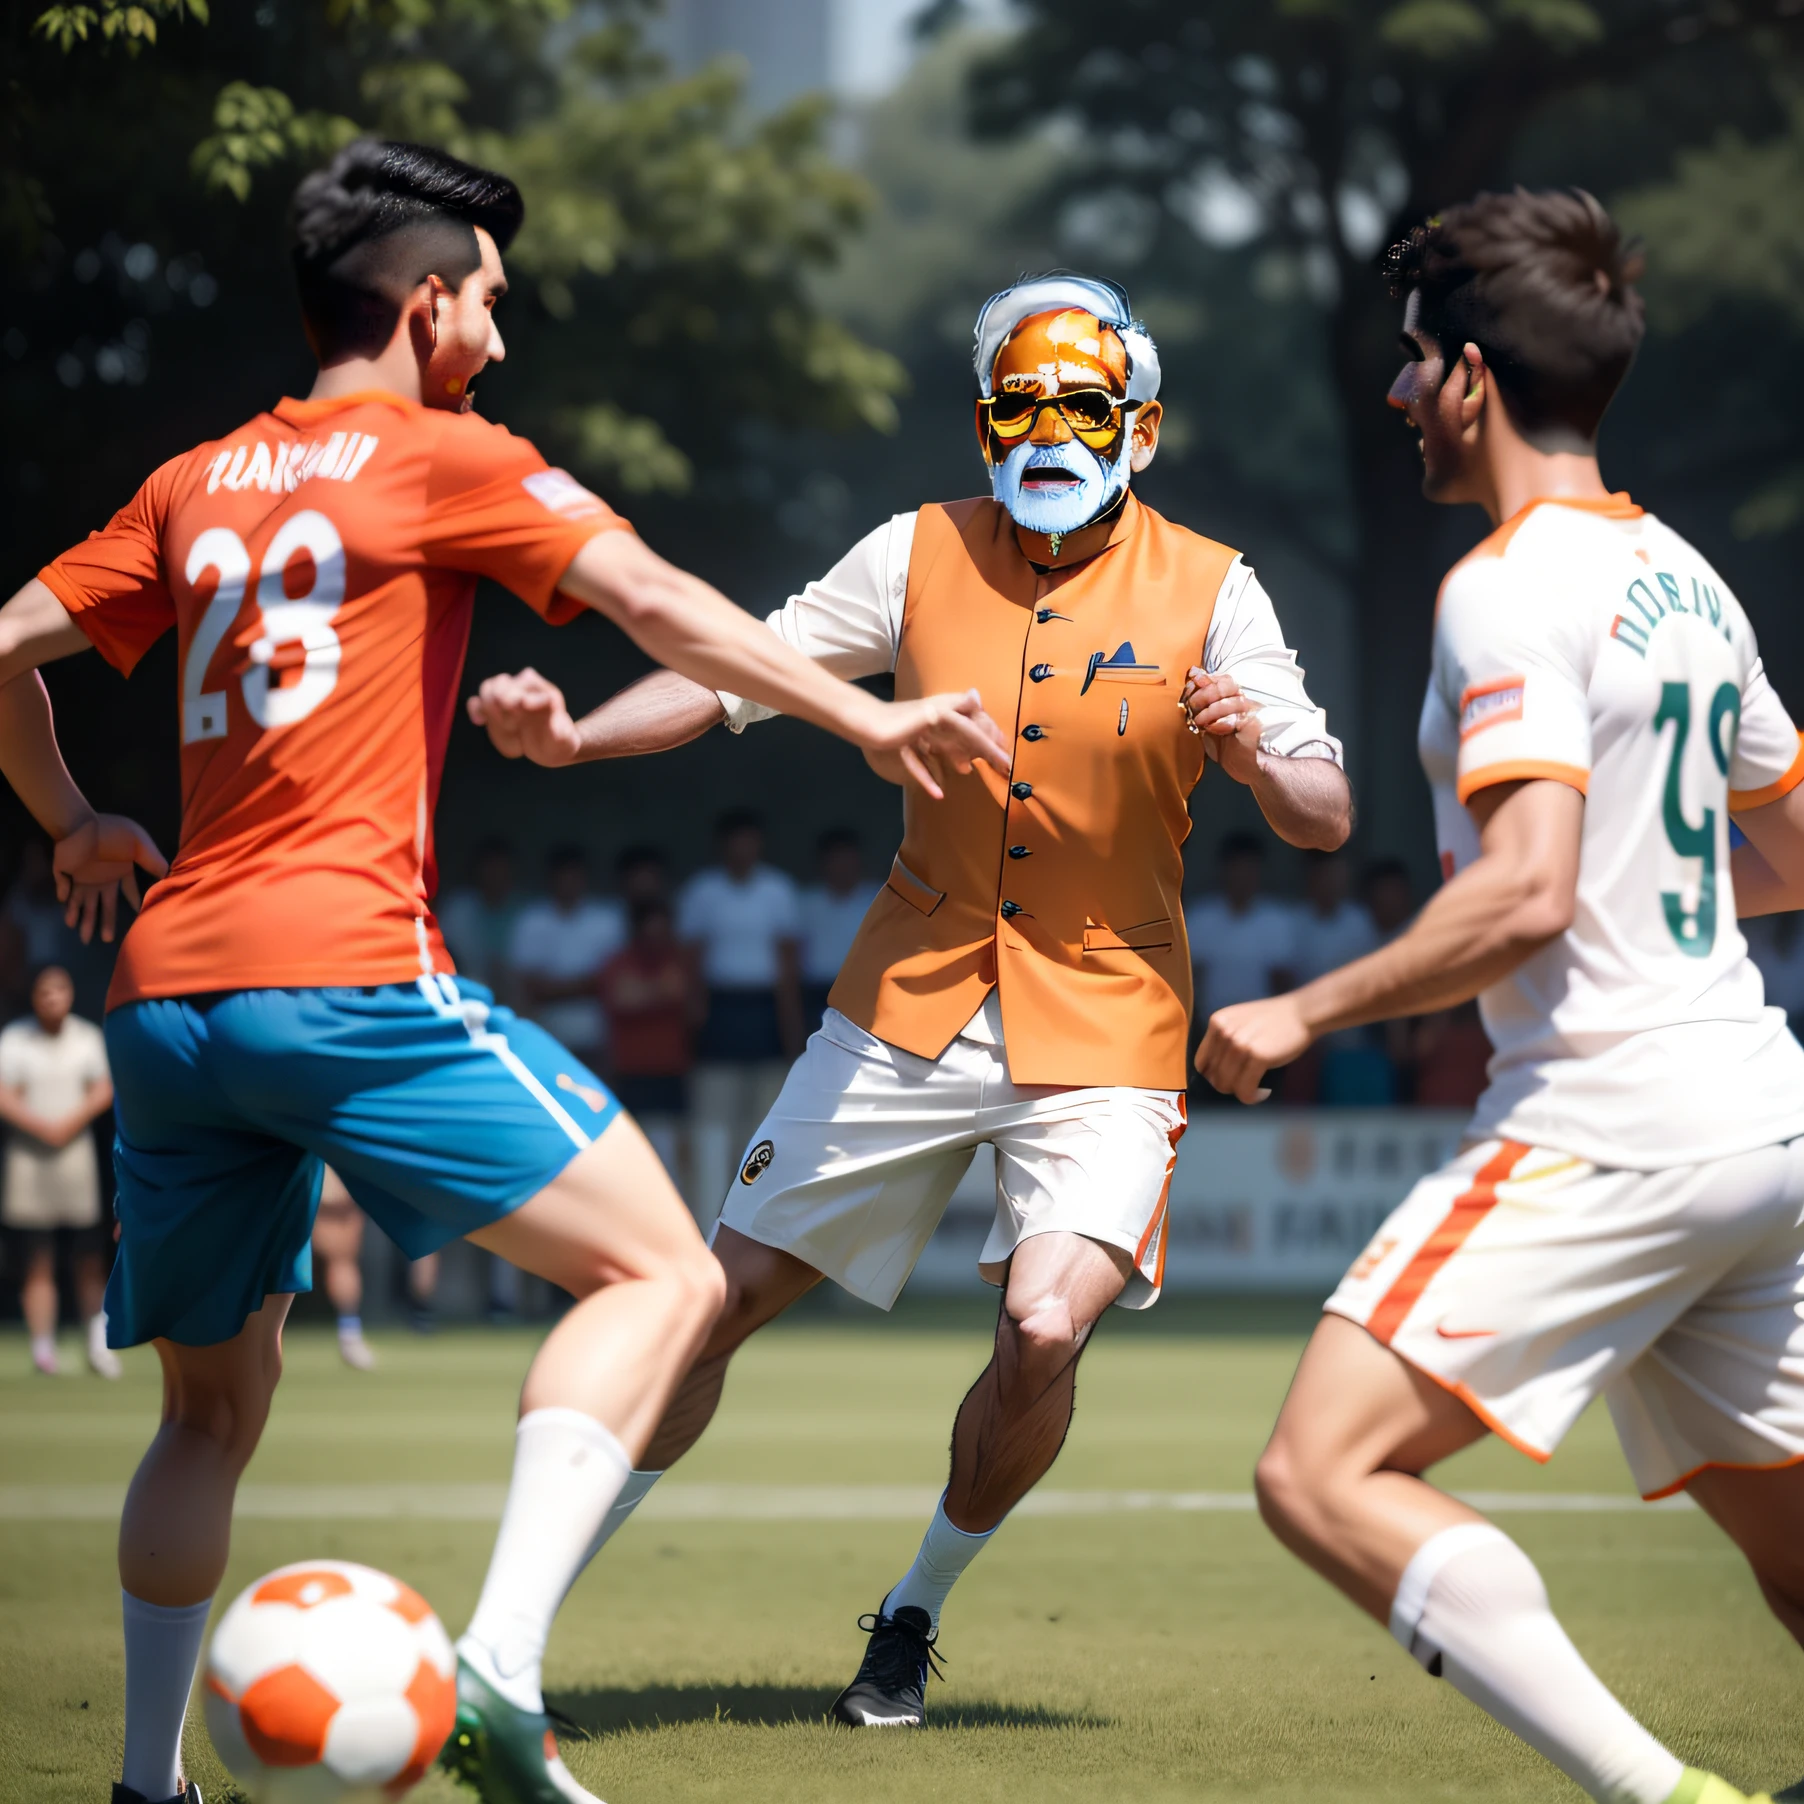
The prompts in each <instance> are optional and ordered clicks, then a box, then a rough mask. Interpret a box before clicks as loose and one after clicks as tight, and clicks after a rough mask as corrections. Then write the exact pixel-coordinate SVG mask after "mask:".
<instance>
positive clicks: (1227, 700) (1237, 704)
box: [1178, 664, 1260, 783]
mask: <svg viewBox="0 0 1804 1804" xmlns="http://www.w3.org/2000/svg"><path fill="white" fill-rule="evenodd" d="M1178 705H1179V706H1180V707H1182V708H1183V709H1184V710H1185V711H1186V712H1187V713H1188V714H1189V716H1190V721H1189V725H1190V730H1191V732H1193V733H1201V734H1203V735H1204V750H1205V751H1206V752H1207V754H1208V755H1209V756H1210V757H1211V758H1213V759H1214V760H1215V761H1216V763H1217V764H1219V765H1220V766H1221V767H1222V769H1223V770H1224V771H1225V772H1226V773H1227V774H1228V775H1229V776H1230V777H1232V778H1233V779H1234V781H1235V782H1236V783H1250V782H1252V780H1253V778H1254V777H1256V776H1257V775H1258V774H1259V733H1260V726H1259V708H1258V705H1257V704H1256V703H1254V702H1253V701H1252V700H1250V699H1249V698H1248V697H1247V696H1245V695H1243V694H1242V693H1241V689H1240V685H1239V684H1238V683H1237V682H1235V680H1234V679H1233V678H1232V677H1231V676H1227V675H1225V674H1223V675H1215V676H1212V675H1211V674H1210V673H1209V672H1208V671H1206V670H1203V669H1201V668H1199V667H1198V666H1196V665H1194V664H1193V665H1192V666H1191V667H1190V671H1189V673H1188V674H1187V675H1186V677H1185V679H1184V689H1183V693H1182V694H1181V695H1180V696H1179V697H1178Z"/></svg>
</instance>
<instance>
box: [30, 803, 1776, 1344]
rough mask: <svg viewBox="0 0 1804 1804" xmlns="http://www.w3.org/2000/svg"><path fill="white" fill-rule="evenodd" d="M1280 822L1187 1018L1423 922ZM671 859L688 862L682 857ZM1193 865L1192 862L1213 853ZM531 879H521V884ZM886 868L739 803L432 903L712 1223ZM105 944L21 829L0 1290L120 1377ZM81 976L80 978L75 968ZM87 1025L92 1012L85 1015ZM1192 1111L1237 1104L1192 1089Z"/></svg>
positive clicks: (484, 867)
mask: <svg viewBox="0 0 1804 1804" xmlns="http://www.w3.org/2000/svg"><path fill="white" fill-rule="evenodd" d="M1270 857H1271V853H1270V850H1269V836H1265V835H1260V834H1256V833H1245V832H1231V833H1229V834H1227V835H1226V836H1225V837H1224V838H1223V839H1222V840H1221V842H1220V844H1219V846H1218V847H1217V848H1216V853H1215V858H1214V867H1215V868H1214V873H1213V875H1214V881H1213V883H1212V885H1211V886H1210V887H1209V888H1207V889H1204V890H1201V891H1199V893H1198V894H1197V895H1196V897H1195V898H1194V900H1192V901H1191V902H1190V903H1189V905H1188V906H1187V907H1186V910H1185V917H1186V923H1187V926H1188V929H1189V937H1190V949H1191V956H1192V959H1193V961H1194V977H1195V983H1196V1017H1195V1018H1196V1020H1197V1022H1199V1023H1200V1022H1203V1021H1206V1020H1207V1018H1208V1015H1209V1013H1210V1011H1212V1010H1214V1009H1217V1008H1223V1007H1226V1006H1227V1005H1229V1004H1231V1003H1236V1002H1245V1001H1249V1000H1252V999H1253V998H1256V997H1262V996H1270V995H1275V994H1277V993H1279V992H1280V991H1283V990H1286V989H1290V988H1292V987H1294V986H1296V985H1298V984H1303V983H1308V982H1309V981H1311V980H1312V979H1313V978H1316V977H1319V976H1320V975H1322V973H1323V972H1325V971H1329V970H1332V969H1333V968H1334V967H1336V966H1338V965H1341V964H1345V963H1346V962H1347V961H1348V960H1350V959H1354V958H1358V957H1360V956H1362V955H1363V954H1365V953H1367V952H1370V951H1372V950H1374V949H1375V948H1377V947H1379V946H1381V945H1383V944H1384V943H1385V942H1386V941H1387V940H1389V939H1390V938H1391V937H1392V936H1393V935H1395V934H1396V933H1398V932H1399V931H1400V930H1401V929H1402V928H1403V926H1404V925H1405V924H1406V923H1407V922H1408V920H1409V918H1410V917H1411V915H1412V914H1413V913H1414V912H1415V908H1416V905H1417V901H1418V898H1417V896H1416V894H1415V892H1414V890H1413V888H1412V884H1411V879H1410V873H1409V869H1408V867H1407V866H1406V865H1405V864H1404V863H1403V862H1402V861H1401V860H1399V859H1394V858H1381V859H1378V860H1376V861H1373V862H1371V863H1369V864H1367V865H1366V866H1365V867H1364V868H1363V869H1361V868H1358V867H1356V865H1355V864H1354V862H1353V861H1352V860H1351V859H1349V858H1348V857H1347V856H1346V855H1345V854H1341V853H1311V854H1308V855H1306V857H1305V859H1304V861H1303V864H1302V870H1301V884H1300V888H1301V894H1298V895H1280V894H1277V893H1275V886H1274V885H1273V883H1272V882H1271V880H1270V875H1269V872H1268V862H1269V861H1270ZM686 862H693V861H692V860H687V861H686ZM1206 864H1207V860H1206V859H1199V860H1193V867H1192V868H1193V869H1200V868H1203V867H1204V866H1206ZM535 877H536V878H537V881H536V882H535V881H533V880H532V879H533V878H535ZM879 883H880V876H879V874H878V873H877V871H876V868H875V863H874V860H873V859H872V858H871V857H870V856H869V855H868V852H867V848H866V846H865V845H864V843H863V841H862V840H861V837H860V835H859V834H858V832H857V831H856V830H855V829H853V828H851V827H843V826H842V827H834V828H830V829H829V830H827V831H826V832H824V833H822V834H821V835H820V837H819V840H818V843H817V845H816V848H815V859H814V868H813V870H812V871H810V872H809V873H807V875H806V878H805V879H799V878H798V877H797V876H795V875H793V874H791V873H789V872H787V871H784V870H782V869H779V868H778V867H777V866H776V865H774V864H773V863H771V862H770V861H769V860H768V858H767V855H766V846H765V830H764V823H763V821H762V819H761V818H760V817H759V816H758V815H757V814H756V813H754V812H752V811H750V810H747V809H743V808H737V809H733V810H730V811H728V812H726V813H723V814H722V815H721V816H720V817H719V819H718V820H717V821H716V822H715V825H714V844H713V858H712V861H711V862H709V863H707V864H705V865H703V866H702V867H701V868H700V869H698V870H695V871H694V872H693V874H692V875H690V876H688V877H687V878H684V879H682V880H679V879H678V878H677V876H676V874H675V871H674V869H673V862H672V856H671V854H670V853H667V852H666V850H665V849H664V848H663V847H661V846H658V845H653V844H649V843H645V844H638V845H630V846H628V847H626V848H625V849H624V850H623V851H621V852H620V853H619V855H618V856H617V857H616V858H615V860H614V861H613V867H612V869H611V870H609V871H598V870H597V869H595V867H594V861H593V859H592V858H591V856H590V855H589V853H588V852H587V851H586V850H585V849H584V848H583V847H582V846H581V845H579V844H576V843H574V842H571V843H565V844H561V845H557V846H555V847H553V848H552V850H551V851H550V853H549V854H548V855H547V856H546V858H545V859H544V861H543V868H542V870H541V871H539V872H536V873H535V872H529V871H527V870H525V869H523V868H522V861H521V859H520V856H519V854H518V853H517V851H516V849H515V847H514V846H513V844H512V843H511V842H510V841H508V840H507V839H504V838H500V837H492V838H489V839H486V840H484V841H482V842H481V843H480V844H479V845H478V847H477V848H476V850H475V853H474V855H473V856H472V858H471V859H470V861H469V867H468V869H467V871H466V872H465V873H464V875H463V880H462V881H461V882H458V883H455V884H452V885H450V886H449V887H448V888H447V890H446V892H445V893H444V894H443V895H442V897H441V899H440V904H439V920H440V924H441V926H442V927H443V930H444V934H445V939H446V942H447V944H448V945H449V947H450V949H451V953H452V956H453V957H454V958H455V960H456V962H457V967H458V969H459V971H460V972H462V973H463V974H464V975H465V976H466V977H468V978H471V979H473V980H474V981H476V982H478V983H481V984H483V985H485V986H487V988H488V989H489V990H490V991H492V992H493V994H494V996H495V998H496V1000H497V1001H498V1002H501V1003H503V1004H505V1005H507V1006H508V1007H511V1008H513V1009H515V1010H517V1011H518V1012H519V1013H520V1014H523V1015H526V1016H529V1017H531V1018H532V1019H533V1020H536V1021H538V1022H540V1023H542V1024H543V1025H544V1026H545V1028H546V1029H547V1030H548V1031H550V1032H551V1033H553V1034H554V1035H556V1036H557V1038H558V1039H560V1040H561V1041H562V1042H563V1043H564V1044H565V1045H566V1046H568V1047H569V1048H570V1049H571V1050H572V1051H573V1052H574V1053H576V1054H577V1055H578V1056H579V1057H580V1058H581V1059H582V1060H583V1061H584V1062H585V1063H586V1064H588V1065H589V1066H590V1067H591V1068H592V1069H593V1070H594V1071H595V1072H597V1073H598V1074H599V1075H601V1076H602V1077H604V1078H605V1079H606V1080H607V1081H608V1083H610V1084H611V1085H612V1086H613V1088H614V1090H615V1091H616V1093H617V1094H618V1095H619V1097H620V1099H621V1101H622V1102H623V1103H624V1104H625V1105H626V1107H627V1108H628V1109H630V1110H631V1111H632V1113H633V1115H634V1117H635V1118H636V1119H637V1120H638V1122H639V1124H640V1126H641V1127H642V1128H643V1129H644V1130H645V1133H646V1134H647V1136H648V1137H649V1138H650V1140H651V1142H652V1144H653V1145H654V1146H655V1147H656V1149H657V1151H658V1154H659V1156H660V1157H661V1158H662V1159H663V1161H664V1163H665V1165H666V1166H667V1167H668V1168H669V1170H670V1171H671V1173H672V1174H673V1176H674V1177H675V1178H676V1181H677V1183H678V1186H679V1188H680V1189H681V1190H682V1192H683V1194H684V1196H685V1197H686V1198H687V1199H688V1200H689V1203H690V1206H691V1207H692V1208H693V1209H694V1210H695V1212H696V1215H697V1218H698V1219H699V1220H700V1221H701V1222H702V1224H703V1226H704V1227H705V1226H707V1225H708V1224H709V1223H710V1222H711V1221H712V1219H713V1216H714V1213H715V1210H716V1209H717V1208H718V1205H719V1200H720V1198H721V1197H722V1196H723V1195H724V1194H725V1193H726V1191H727V1188H728V1186H729V1184H730V1183H731V1180H732V1175H733V1166H734V1161H735V1160H736V1159H737V1158H738V1156H739V1154H740V1152H741V1150H742V1149H743V1148H744V1146H745V1145H746V1143H747V1142H748V1141H749V1139H750V1138H751V1135H752V1133H753V1131H754V1129H755V1128H756V1127H757V1125H758V1123H759V1121H760V1120H761V1119H762V1118H763V1116H764V1113H765V1112H766V1110H767V1109H768V1108H769V1107H770V1105H771V1103H772V1102H773V1101H774V1100H775V1098H776V1095H777V1092H778V1091H779V1090H780V1089H781V1088H782V1084H783V1078H784V1075H785V1073H786V1071H787V1070H788V1067H789V1063H790V1061H791V1060H792V1059H793V1058H794V1057H795V1056H796V1054H797V1053H798V1052H800V1050H801V1048H802V1044H803V1042H804V1041H805V1040H806V1039H807V1037H808V1035H809V1034H810V1033H811V1032H813V1030H814V1029H815V1027H817V1026H818V1025H819V1023H820V1020H821V1016H822V1014H823V1013H824V1011H825V1009H826V1007H827V996H828V992H829V990H830V989H831V988H832V985H833V980H834V978H835V977H836V976H837V975H838V972H839V968H840V965H841V963H842V962H843V961H844V959H845V956H846V954H847V952H848V951H849V950H850V948H851V944H852V940H853V938H854V936H855V935H856V933H857V931H858V926H859V923H860V922H861V921H862V920H863V918H864V914H865V911H866V909H867V908H868V907H869V906H870V903H871V900H872V898H873V897H874V896H875V895H876V893H877V890H878V887H879ZM1800 925H1801V924H1800V920H1799V917H1797V916H1793V915H1780V916H1774V917H1772V918H1770V919H1766V920H1759V921H1754V922H1750V923H1748V925H1747V932H1748V938H1749V944H1750V948H1751V950H1752V952H1753V955H1754V958H1755V961H1756V962H1757V963H1758V964H1759V965H1760V967H1761V970H1762V972H1763V973H1764V975H1765V979H1766V986H1767V998H1768V1001H1769V1002H1771V1003H1773V1004H1774V1005H1776V1006H1777V1007H1779V1008H1782V1009H1784V1010H1785V1011H1786V1013H1787V1015H1788V1016H1789V1017H1790V1019H1791V1021H1792V1023H1793V1026H1794V1028H1797V1027H1804V931H1800ZM110 962H111V960H110V954H109V952H108V950H107V949H106V948H103V947H100V946H98V945H96V946H91V947H83V946H82V945H81V943H80V941H79V940H78V939H77V937H76V936H75V935H74V933H73V932H71V930H70V929H69V928H67V927H66V926H65V925H64V923H63V918H62V910H61V908H60V906H59V905H58V903H57V901H56V893H55V883H54V878H53V875H52V872H51V868H50V859H49V851H48V848H47V847H46V846H45V845H44V844H43V843H42V842H41V841H35V840H28V841H26V842H25V843H24V845H23V847H22V850H21V854H20V857H19V860H18V865H17V869H16V873H15V875H14V876H13V878H12V880H11V882H10V884H9V885H8V886H7V887H6V889H5V891H4V896H3V899H0V1023H3V1024H4V1025H3V1026H0V1122H4V1123H5V1124H6V1132H7V1140H8V1146H7V1156H6V1160H5V1163H4V1168H3V1169H4V1185H3V1187H0V1221H3V1222H4V1224H5V1227H6V1230H7V1232H6V1234H5V1236H4V1247H5V1254H6V1265H7V1281H6V1284H5V1287H4V1290H5V1301H4V1304H3V1305H0V1306H3V1307H5V1308H7V1309H8V1310H9V1311H10V1308H11V1306H12V1304H13V1301H14V1299H15V1298H16V1299H17V1300H18V1302H19V1306H20V1308H21V1310H22V1313H23V1314H24V1315H25V1317H26V1319H27V1321H28V1324H29V1326H30V1328H31V1330H32V1341H33V1357H34V1359H35V1360H36V1362H37V1363H38V1365H39V1366H40V1368H41V1369H43V1370H46V1371H49V1370H52V1369H54V1366H55V1358H56V1355H55V1350H54V1345H53V1335H54V1329H55V1325H56V1317H57V1313H58V1295H59V1290H60V1291H61V1292H62V1293H63V1294H64V1295H65V1296H66V1297H67V1299H68V1300H69V1301H70V1302H72V1303H73V1304H74V1305H75V1308H76V1310H77V1313H78V1314H79V1316H80V1318H81V1319H82V1320H83V1322H84V1323H85V1330H86V1337H87V1340H86V1344H87V1358H88V1363H89V1365H90V1366H91V1367H92V1369H94V1370H95V1371H97V1372H100V1373H101V1374H103V1375H112V1374H113V1373H115V1372H116V1371H117V1366H116V1363H115V1362H114V1361H113V1359H112V1356H111V1355H110V1354H108V1353H107V1351H106V1349H105V1319H104V1316H102V1315H101V1314H100V1308H101V1304H100V1291H101V1287H102V1285H103V1283H104V1275H105V1255H106V1252H107V1235H108V1232H109V1230H110V1215H109V1213H108V1206H107V1205H108V1200H109V1193H110V1189H111V1182H110V1179H111V1173H110V1170H109V1165H110V1160H109V1158H108V1156H107V1154H108V1148H109V1145H110V1139H111V1126H112V1115H111V1103H112V1088H111V1084H110V1082H109V1081H108V1077H107V1069H106V1055H105V1048H104V1044H103V1042H102V1040H101V1036H100V1033H99V1030H98V1026H97V1025H96V1024H97V1022H98V1020H99V1017H100V1013H101V1009H102V1006H103V1002H104V993H105V977H106V970H107V967H108V966H109V965H110ZM71 972H73V973H75V976H74V978H73V979H72V978H71V976H70V973H71ZM89 1017H92V1018H91V1019H90V1018H89ZM1489 1057H1490V1044H1489V1042H1488V1041H1487V1039H1486V1038H1485V1033H1484V1029H1483V1027H1482V1025H1481V1024H1480V1022H1479V1018H1478V1010H1477V1006H1476V1005H1475V1004H1467V1005H1466V1006H1465V1007H1463V1008H1459V1009H1454V1010H1450V1011H1445V1012H1441V1013H1437V1014H1431V1015H1425V1016H1420V1017H1417V1018H1416V1019H1413V1020H1407V1021H1393V1022H1386V1023H1384V1024H1382V1025H1379V1026H1376V1027H1371V1028H1355V1029H1350V1030H1348V1031H1346V1032H1343V1033H1338V1034H1333V1035H1330V1036H1328V1037H1327V1038H1326V1039H1324V1040H1323V1041H1322V1042H1320V1043H1319V1044H1318V1045H1317V1046H1315V1047H1314V1048H1312V1049H1311V1051H1310V1052H1309V1053H1308V1054H1307V1055H1305V1057H1304V1058H1302V1059H1300V1060H1299V1061H1298V1062H1297V1063H1296V1064H1294V1065H1292V1066H1290V1067H1289V1068H1288V1069H1287V1070H1285V1071H1283V1072H1280V1073H1278V1074H1277V1083H1276V1100H1277V1101H1278V1102H1280V1103H1284V1104H1291V1105H1301V1106H1308V1105H1317V1106H1325V1107H1330V1108H1385V1107H1398V1106H1414V1107H1421V1108H1438V1109H1466V1108H1470V1107H1471V1106H1472V1104H1473V1103H1474V1102H1475V1101H1476V1100H1477V1098H1478V1095H1479V1092H1480V1091H1481V1090H1482V1089H1483V1087H1484V1081H1485V1063H1486V1061H1487V1059H1488V1058H1489ZM1191 1101H1192V1105H1193V1107H1195V1106H1198V1105H1209V1106H1212V1107H1220V1106H1223V1105H1224V1104H1225V1105H1227V1106H1233V1105H1232V1104H1231V1100H1230V1099H1227V1098H1223V1097H1220V1096H1218V1095H1216V1093H1215V1092H1214V1091H1212V1090H1210V1089H1208V1087H1207V1086H1206V1085H1203V1084H1201V1083H1200V1081H1198V1082H1196V1083H1194V1084H1193V1087H1192V1093H1191ZM362 1241H363V1234H362V1218H361V1216H360V1215H359V1214H358V1212H357V1211H356V1210H355V1208H354V1207H353V1206H352V1205H351V1201H350V1198H349V1195H348V1194H347V1193H346V1192H345V1191H344V1188H343V1186H342V1185H341V1184H339V1183H338V1182H337V1180H336V1178H329V1181H328V1185H327V1193H326V1196H325V1198H324V1199H323V1206H322V1210H321V1215H320V1227H319V1232H318V1234H317V1236H316V1239H315V1247H314V1252H315V1264H316V1272H315V1281H316V1285H317V1287H318V1288H319V1290H320V1292H321V1295H322V1297H323V1298H324V1299H325V1300H326V1301H327V1302H328V1303H329V1304H330V1306H331V1308H332V1309H333V1311H334V1313H335V1314H336V1317H337V1320H338V1325H339V1337H340V1344H341V1348H342V1350H343V1351H344V1354H345V1357H346V1359H347V1360H348V1361H349V1362H350V1363H352V1364H364V1363H368V1362H370V1361H371V1360H372V1359H373V1355H371V1354H370V1353H369V1350H368V1348H367V1346H366V1345H365V1344H364V1342H363V1338H362V1326H361V1310H362V1299H363V1276H362V1265H361V1263H360V1262H361V1259H362ZM487 1265H488V1270H487V1277H486V1285H487V1297H486V1304H487V1313H488V1315H489V1316H490V1318H491V1319H492V1320H495V1321H502V1322H504V1321H511V1320H515V1319H518V1318H519V1317H521V1316H523V1315H526V1316H531V1315H537V1314H541V1313H543V1310H544V1309H545V1307H547V1306H548V1299H545V1298H540V1297H538V1296H537V1295H536V1294H530V1295H529V1294H527V1287H523V1285H522V1281H521V1279H520V1276H519V1274H518V1273H517V1272H515V1271H514V1270H513V1269H512V1268H511V1267H509V1266H506V1265H505V1264H503V1263H502V1262H501V1261H499V1260H490V1261H488V1262H487ZM392 1275H393V1282H394V1288H395V1291H396V1295H395V1297H394V1299H392V1300H393V1302H395V1303H396V1304H398V1305H400V1306H401V1307H402V1309H404V1311H405V1312H406V1313H407V1314H408V1316H409V1317H410V1319H411V1320H412V1322H413V1325H414V1326H415V1327H416V1328H418V1329H420V1330H422V1331H424V1330H427V1329H429V1328H430V1327H431V1326H432V1324H433V1319H434V1291H435V1287H436V1283H437V1276H438V1264H437V1260H436V1258H432V1259H426V1260H420V1261H415V1262H414V1263H413V1264H412V1265H411V1266H409V1265H407V1264H406V1263H405V1262H398V1263H394V1264H393V1270H392Z"/></svg>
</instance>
